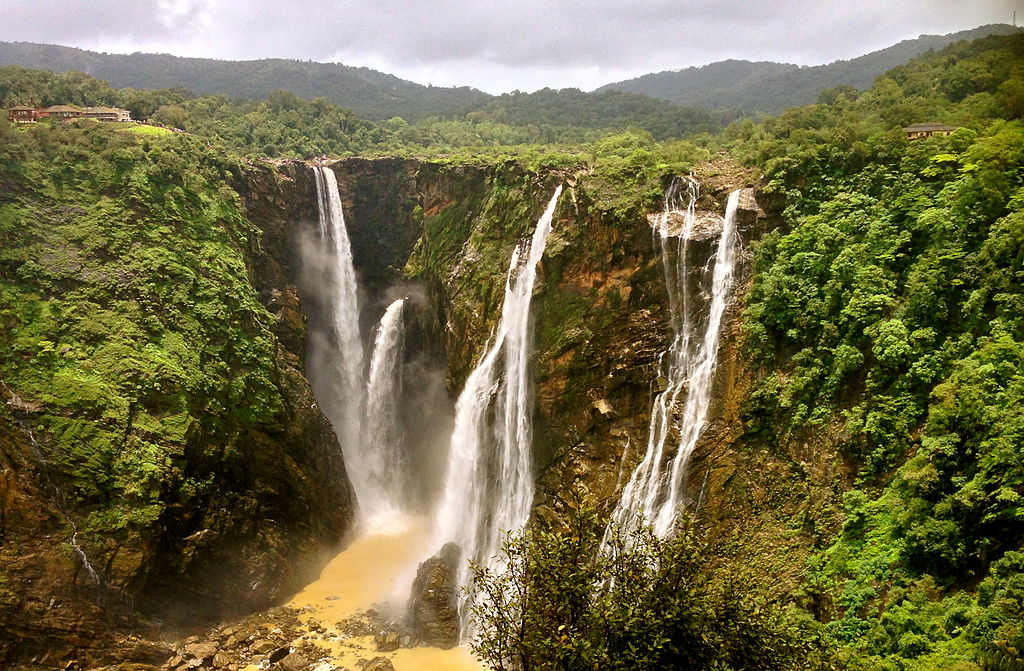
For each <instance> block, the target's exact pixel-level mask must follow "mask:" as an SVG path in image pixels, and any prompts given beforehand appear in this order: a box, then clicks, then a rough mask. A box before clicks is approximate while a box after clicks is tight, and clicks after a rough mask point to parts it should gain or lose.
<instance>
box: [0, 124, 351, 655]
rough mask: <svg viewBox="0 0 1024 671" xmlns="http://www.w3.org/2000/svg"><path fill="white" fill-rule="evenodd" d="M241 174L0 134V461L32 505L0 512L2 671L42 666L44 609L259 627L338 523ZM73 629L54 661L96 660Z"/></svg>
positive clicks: (332, 475) (202, 159) (144, 153)
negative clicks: (61, 656) (228, 617)
mask: <svg viewBox="0 0 1024 671" xmlns="http://www.w3.org/2000/svg"><path fill="white" fill-rule="evenodd" d="M239 170H240V167H239V165H238V164H237V163H234V162H232V161H231V160H230V159H226V158H224V157H220V156H216V155H214V154H213V153H212V152H210V151H208V150H207V149H206V147H205V142H202V141H200V140H198V139H195V138H191V137H188V136H182V135H169V136H166V137H163V138H152V139H150V138H137V137H136V136H135V135H133V134H129V133H122V132H118V131H117V130H116V129H115V125H113V124H110V125H108V124H97V123H87V122H84V121H83V122H81V124H80V127H76V126H75V125H68V124H60V125H57V126H48V125H45V124H38V125H37V126H35V127H33V128H27V129H16V128H14V127H13V126H10V125H8V124H7V123H6V122H4V123H2V124H0V380H2V381H3V384H2V386H0V394H2V396H3V402H4V404H5V406H6V407H9V408H11V412H12V413H13V417H12V418H11V420H10V421H7V420H6V419H4V421H2V422H0V444H3V445H4V453H5V454H4V458H5V460H9V461H13V462H14V463H17V464H18V468H17V470H16V471H14V472H13V474H12V475H11V480H12V482H16V483H19V484H20V486H21V488H22V490H23V491H26V492H30V493H29V494H26V495H24V496H9V497H8V496H5V497H3V498H0V512H2V514H0V535H3V536H4V538H5V545H4V548H3V549H4V550H5V554H4V558H3V559H4V561H0V600H2V601H3V603H4V608H0V621H2V622H3V626H2V627H0V631H3V632H4V633H3V635H0V665H3V663H4V662H5V661H8V660H6V657H5V653H7V652H10V653H11V654H16V655H21V656H22V657H24V656H25V655H29V656H30V653H31V650H32V649H33V646H37V648H38V650H45V649H49V648H54V649H60V646H59V645H58V644H57V643H56V642H55V641H54V640H52V639H53V637H54V636H55V635H57V633H58V630H57V626H56V624H55V623H58V622H60V621H61V620H60V619H59V617H58V616H59V614H53V613H49V609H48V608H47V607H46V605H45V604H46V603H47V601H49V602H50V603H51V604H52V603H53V599H55V598H56V599H58V600H60V602H61V604H62V608H64V609H65V610H64V611H63V612H65V613H72V612H79V611H77V610H75V609H74V607H73V603H74V602H73V601H72V600H71V597H73V596H74V595H76V594H77V595H79V596H81V597H83V599H82V600H84V601H86V602H88V601H90V600H95V601H97V602H98V603H102V604H103V605H104V606H105V607H106V609H107V611H108V613H109V614H110V615H111V616H117V615H119V614H125V613H127V612H130V611H132V610H136V609H137V610H140V611H142V612H144V613H146V614H149V615H153V616H157V617H159V618H161V619H164V618H173V617H174V615H183V616H187V617H188V618H189V619H190V620H195V618H196V617H200V618H212V617H217V616H218V615H222V614H224V613H229V612H232V611H238V610H243V609H245V608H252V607H256V606H262V605H266V604H268V602H270V601H273V600H275V599H280V598H281V597H282V596H283V594H285V593H287V591H288V590H289V589H295V588H296V587H297V586H298V585H297V582H298V581H301V579H302V578H303V577H304V576H303V571H304V570H308V569H309V568H310V566H309V565H308V562H309V561H310V560H311V559H312V560H313V561H315V559H314V558H315V557H316V554H317V552H319V551H321V550H323V549H325V548H328V547H332V546H333V545H334V544H335V543H337V542H338V540H339V539H340V538H341V535H342V534H343V533H344V532H345V530H346V528H347V526H348V525H349V523H350V521H351V517H352V514H353V501H352V494H351V491H350V487H349V484H348V480H347V478H346V476H345V470H344V465H343V464H342V463H341V458H340V450H339V448H338V445H337V440H336V439H335V437H334V433H333V431H332V430H331V428H330V424H329V423H328V421H327V419H326V418H325V417H324V416H323V415H322V414H321V412H320V411H319V409H317V406H316V404H315V402H314V399H313V395H312V390H311V389H310V387H309V384H308V382H306V380H305V378H304V377H303V375H302V373H301V371H300V369H299V366H300V365H301V364H300V363H299V362H300V359H299V356H301V350H299V351H298V352H290V351H288V350H287V349H286V347H285V345H284V344H283V341H288V342H289V343H293V342H299V343H301V339H302V335H301V334H299V335H298V336H297V337H285V336H284V335H283V334H284V333H285V332H284V331H283V330H282V326H281V323H280V320H279V319H275V316H274V315H271V314H270V312H269V311H268V310H267V308H266V307H265V306H264V305H263V304H262V303H261V302H260V301H261V297H260V295H258V294H257V292H256V290H255V288H254V287H253V285H252V284H251V282H252V281H253V280H252V278H253V276H254V275H255V273H256V269H255V267H254V264H253V262H252V259H253V258H254V257H255V256H256V251H255V250H258V249H260V238H261V235H260V230H259V229H257V228H256V227H255V226H254V225H253V224H252V223H251V222H250V221H249V220H248V219H246V217H245V216H244V215H243V214H242V213H241V212H242V211H241V203H240V200H239V197H238V195H237V194H236V193H235V192H234V191H233V190H232V188H231V186H230V184H231V183H233V182H235V181H236V177H237V175H238V174H239ZM264 252H265V250H263V252H261V253H264ZM268 293H270V292H268ZM275 311H278V314H279V315H281V314H284V315H286V314H287V311H286V310H280V311H279V307H278V308H275ZM293 321H295V322H296V323H297V324H300V325H301V324H302V320H301V317H300V318H299V319H298V320H293ZM289 346H290V347H291V348H292V349H293V350H294V349H296V347H301V344H300V345H295V344H289ZM0 419H3V418H0ZM19 445H21V446H22V447H21V448H18V447H17V446H19ZM12 446H14V447H12ZM12 450H13V452H14V455H13V456H12V455H11V454H10V452H11V451H12ZM6 477H7V476H6V475H5V478H6ZM29 483H34V485H32V486H31V487H29V486H28V484H29ZM31 492H35V493H34V494H33V493H31ZM40 498H41V499H42V501H41V502H40V501H39V499H40ZM33 509H50V510H52V511H53V512H52V513H50V514H48V515H45V516H38V515H36V516H34V517H33V516H32V515H28V514H26V512H25V511H26V510H33ZM43 538H45V539H47V540H46V541H45V542H43V543H40V547H38V548H36V546H35V545H22V543H29V544H31V543H35V542H37V541H39V540H40V539H43ZM8 540H9V541H11V542H10V543H9V544H7V543H6V541H8ZM73 547H75V548H80V549H81V551H82V553H83V554H77V553H76V552H72V548H73ZM19 548H25V549H24V550H23V551H22V552H23V553H24V554H20V553H19ZM28 548H33V549H32V550H29V549H28ZM33 552H34V553H35V556H36V559H35V560H33V561H25V554H31V553H33ZM12 554H13V557H12ZM76 554H77V556H76ZM85 558H88V562H89V564H90V565H91V566H92V567H93V569H94V570H95V572H96V579H95V580H93V579H91V578H90V577H89V575H88V571H87V569H86V568H85V566H86V565H85ZM45 565H49V566H50V569H49V570H47V571H46V580H39V579H37V577H36V574H37V573H38V572H39V571H41V570H42V569H41V568H40V567H41V566H45ZM94 582H96V583H98V584H93V583H94ZM47 590H49V591H47ZM12 594H13V595H15V596H14V597H12V596H11V595H12ZM133 600H134V608H133V607H132V602H133ZM200 603H201V604H203V606H202V608H201V609H200V610H201V611H202V612H201V613H200V612H198V611H197V609H196V606H197V604H200ZM177 607H180V608H181V610H177V609H176V608H177ZM50 615H52V616H53V617H50ZM67 617H68V618H71V616H70V615H68V616H67ZM90 618H91V621H93V622H99V621H101V620H100V618H99V616H97V615H96V614H95V613H90V614H89V615H88V616H87V617H84V618H83V621H84V622H86V623H88V622H90ZM80 625H81V622H78V623H74V621H73V623H72V624H71V625H69V626H71V627H72V636H71V643H70V644H71V645H74V646H85V647H89V645H98V644H99V642H98V641H93V642H92V643H90V644H83V643H81V640H82V639H81V636H77V637H76V636H75V635H74V629H73V628H74V627H77V626H80ZM76 640H77V641H78V642H75V641H76Z"/></svg>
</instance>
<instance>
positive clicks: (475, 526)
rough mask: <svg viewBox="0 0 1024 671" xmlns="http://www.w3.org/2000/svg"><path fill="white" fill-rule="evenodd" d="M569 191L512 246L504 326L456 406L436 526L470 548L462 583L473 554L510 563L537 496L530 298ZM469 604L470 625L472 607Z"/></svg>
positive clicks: (495, 565)
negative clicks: (508, 548) (509, 535)
mask: <svg viewBox="0 0 1024 671" xmlns="http://www.w3.org/2000/svg"><path fill="white" fill-rule="evenodd" d="M561 193H562V187H561V186H559V187H558V188H557V189H556V190H555V194H554V195H553V196H552V197H551V200H550V201H549V202H548V205H547V209H545V211H544V214H543V215H542V216H541V218H540V219H539V220H538V222H537V226H536V228H535V230H534V232H533V236H532V238H531V240H530V244H529V247H528V248H527V247H525V245H524V244H520V245H519V246H517V247H516V249H515V251H514V252H513V254H512V261H511V263H510V264H509V269H508V275H507V277H506V280H505V301H504V304H503V305H502V309H501V319H500V321H499V322H498V327H497V330H496V331H495V333H494V334H493V336H492V337H491V341H490V343H489V345H488V347H487V349H486V351H485V353H484V354H483V356H482V358H481V359H480V362H479V363H478V364H477V366H476V368H475V369H474V370H473V372H472V373H471V374H470V375H469V377H468V379H467V380H466V386H465V387H464V388H463V390H462V393H461V394H460V395H459V399H458V402H457V403H456V406H455V428H454V430H453V431H452V439H451V449H450V452H449V457H448V471H447V474H446V476H445V482H444V490H443V499H442V501H441V503H440V505H439V506H438V510H437V513H436V518H435V532H436V537H437V540H438V543H437V546H438V547H440V545H441V544H443V543H445V542H449V541H454V542H455V543H456V544H458V545H459V547H460V549H461V551H462V556H463V561H462V562H461V563H460V569H459V574H458V576H457V583H458V586H459V587H463V586H465V585H466V583H467V580H468V577H469V569H468V562H467V561H466V560H470V559H471V560H473V561H475V562H477V563H479V564H482V565H485V566H487V567H488V568H490V569H491V570H495V571H500V570H501V569H502V568H503V566H502V563H501V560H500V558H499V557H498V553H499V551H500V549H501V544H502V540H503V537H504V533H505V532H506V531H514V530H518V529H521V528H522V527H523V526H524V525H525V524H526V521H527V518H528V517H529V513H530V506H531V505H532V503H533V472H532V470H533V469H532V464H531V458H530V450H531V444H532V429H533V427H532V415H533V398H532V389H531V384H530V379H529V376H528V370H527V369H528V366H527V364H528V360H529V357H530V353H531V350H532V344H533V343H532V333H531V329H530V299H531V298H532V296H533V288H534V283H535V282H536V279H537V264H538V262H539V261H540V259H541V256H542V255H543V254H544V246H545V244H546V242H547V237H548V233H550V231H551V223H552V218H553V216H554V211H555V206H556V205H557V203H558V197H559V195H561ZM461 610H462V627H463V630H465V628H466V623H467V613H466V611H467V609H466V608H462V609H461Z"/></svg>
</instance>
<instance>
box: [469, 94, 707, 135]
mask: <svg viewBox="0 0 1024 671" xmlns="http://www.w3.org/2000/svg"><path fill="white" fill-rule="evenodd" d="M464 118H466V119H470V120H473V121H484V120H486V121H493V122H498V123H503V124H509V125H511V126H526V125H535V126H551V127H558V126H562V127H565V126H579V127H582V128H594V129H606V130H625V129H627V128H630V127H633V128H642V129H644V130H646V131H648V132H649V133H651V134H652V135H653V136H654V137H655V139H659V140H663V139H666V138H670V137H682V136H684V135H690V134H694V133H710V132H715V131H718V130H720V129H721V128H722V127H723V126H724V124H725V120H726V115H725V114H723V113H714V112H709V111H707V110H703V109H698V108H696V107H682V106H680V105H674V104H672V103H668V102H665V101H663V100H658V99H656V98H651V97H649V96H646V95H641V94H637V93H622V92H619V91H605V92H601V93H584V92H583V91H580V90H579V89H547V88H546V89H541V90H540V91H536V92H535V93H519V92H516V93H506V94H503V95H501V96H498V97H496V98H491V99H490V100H488V101H486V102H484V103H482V104H479V105H476V106H474V107H472V108H470V109H468V110H467V111H466V113H465V116H464Z"/></svg>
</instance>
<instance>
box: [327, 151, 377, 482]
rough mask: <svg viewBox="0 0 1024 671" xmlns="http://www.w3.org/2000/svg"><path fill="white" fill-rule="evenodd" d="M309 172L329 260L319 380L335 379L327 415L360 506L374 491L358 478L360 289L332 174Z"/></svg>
mask: <svg viewBox="0 0 1024 671" xmlns="http://www.w3.org/2000/svg"><path fill="white" fill-rule="evenodd" d="M313 170H314V171H315V173H316V194H317V199H318V201H319V203H318V204H319V208H318V214H319V224H320V245H321V249H320V251H321V252H322V253H323V254H324V255H325V256H326V258H327V259H328V264H327V267H326V268H325V275H326V277H325V278H324V280H325V283H326V285H327V292H326V293H327V295H328V297H329V301H328V302H329V306H328V307H329V310H330V319H329V326H330V332H331V337H332V338H333V340H334V341H335V347H336V352H335V353H334V357H333V361H331V364H332V366H331V368H332V370H329V371H325V372H323V373H321V375H333V376H334V377H335V378H336V379H337V386H338V394H337V396H338V397H339V400H340V402H339V403H338V404H337V406H338V407H333V408H332V407H325V411H327V413H328V416H329V417H330V419H331V423H332V424H334V430H335V431H336V432H337V433H338V438H339V439H340V442H341V446H342V450H343V451H344V455H345V463H346V464H347V465H348V466H349V476H350V477H351V478H352V485H353V487H354V488H355V490H356V497H357V499H358V500H359V501H363V500H364V499H365V498H366V497H367V495H368V494H369V493H370V492H371V491H372V483H370V482H369V481H368V480H367V479H366V478H364V477H362V476H363V474H365V472H366V471H365V470H364V469H363V468H362V461H363V460H362V454H363V450H362V449H361V445H360V441H361V439H362V436H361V426H362V420H361V418H362V407H363V397H364V394H365V388H364V386H363V343H362V340H361V339H360V336H359V298H358V294H359V288H358V286H357V285H356V272H355V268H354V267H353V265H352V246H351V244H350V243H349V239H348V230H347V229H346V228H345V215H344V214H343V213H342V211H341V197H340V196H339V195H338V182H337V179H336V178H335V176H334V171H333V170H331V169H330V168H328V167H325V166H314V168H313Z"/></svg>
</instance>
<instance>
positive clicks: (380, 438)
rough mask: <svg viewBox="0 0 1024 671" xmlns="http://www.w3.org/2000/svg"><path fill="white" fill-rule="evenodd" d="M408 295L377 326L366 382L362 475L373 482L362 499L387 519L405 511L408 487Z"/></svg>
mask: <svg viewBox="0 0 1024 671" xmlns="http://www.w3.org/2000/svg"><path fill="white" fill-rule="evenodd" d="M404 307H405V299H404V298H400V299H398V300H397V301H395V302H393V303H391V305H389V306H388V308H387V310H385V311H384V315H383V316H382V317H381V319H380V324H379V325H378V326H377V334H376V336H375V338H374V342H373V353H372V355H371V357H370V372H369V376H368V378H367V384H366V413H365V423H364V424H363V436H362V441H361V447H362V451H363V455H364V457H363V463H362V467H363V468H364V469H365V472H364V473H362V474H360V478H364V479H366V480H368V481H369V484H370V485H371V486H370V487H367V488H366V491H365V496H366V497H367V498H366V499H364V500H363V501H362V502H361V505H362V506H363V507H364V510H365V509H367V508H368V509H370V510H372V511H373V515H374V516H381V517H383V518H387V517H390V516H393V515H394V514H396V513H398V512H400V511H401V510H402V507H403V506H402V502H403V495H404V491H405V487H406V482H405V475H406V464H405V461H406V459H405V455H404V454H403V449H402V448H403V445H402V429H401V421H400V418H399V412H398V410H399V404H400V403H401V401H402V355H403V350H404V339H405V338H404V335H405V330H404V328H403V322H402V314H403V308H404Z"/></svg>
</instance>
